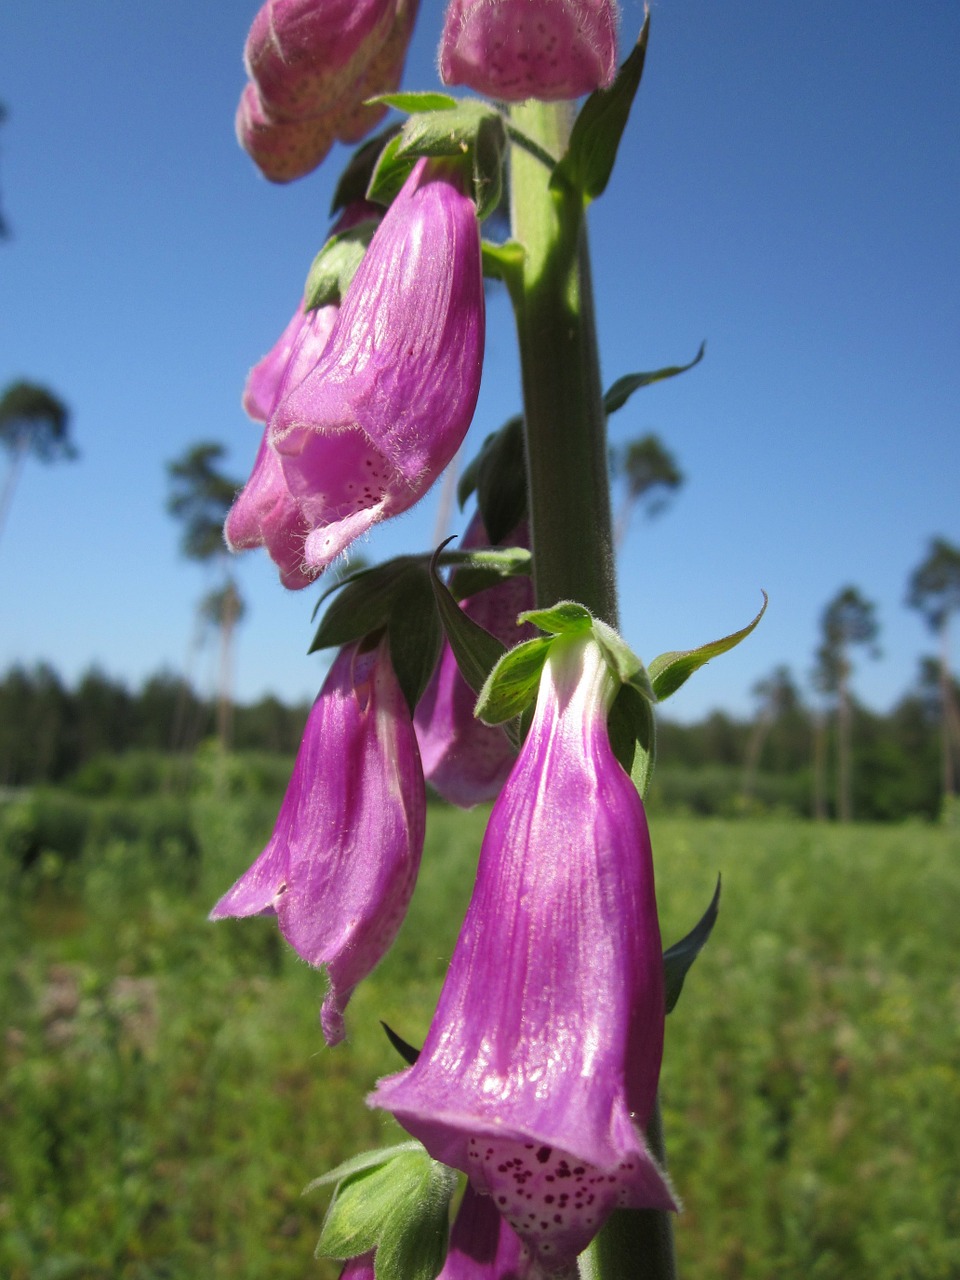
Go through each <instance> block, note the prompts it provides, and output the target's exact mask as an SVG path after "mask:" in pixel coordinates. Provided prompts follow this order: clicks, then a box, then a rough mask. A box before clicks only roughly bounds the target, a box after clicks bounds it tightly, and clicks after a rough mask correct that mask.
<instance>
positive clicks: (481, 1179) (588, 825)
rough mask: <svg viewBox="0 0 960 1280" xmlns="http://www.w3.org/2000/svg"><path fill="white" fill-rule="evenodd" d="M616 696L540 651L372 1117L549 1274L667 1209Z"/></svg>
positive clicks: (650, 975)
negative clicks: (424, 1008) (395, 1128)
mask: <svg viewBox="0 0 960 1280" xmlns="http://www.w3.org/2000/svg"><path fill="white" fill-rule="evenodd" d="M616 690H617V684H616V681H615V680H614V678H613V677H612V675H611V674H610V672H609V670H608V668H607V666H606V663H605V661H604V658H603V655H602V653H601V650H600V647H599V645H598V644H597V643H596V641H594V640H592V639H582V638H580V637H576V638H569V639H568V638H560V639H558V640H557V641H555V642H554V644H553V646H552V648H551V651H550V654H549V657H548V658H547V660H546V664H545V667H544V671H543V676H542V678H541V682H540V693H539V697H538V700H537V707H536V712H535V714H534V718H533V722H532V724H531V727H530V732H529V735H528V737H527V739H526V742H525V743H524V746H523V749H522V751H521V753H520V756H519V758H518V760H517V763H516V766H515V767H514V770H513V772H512V773H511V775H510V777H509V779H508V780H507V783H506V785H505V786H504V789H503V791H502V793H501V795H500V798H499V799H498V801H497V803H496V804H495V806H494V809H493V813H492V814H491V816H490V822H489V825H488V827H487V832H486V835H485V837H484V841H483V848H482V849H481V852H480V864H479V868H478V872H477V883H476V886H475V888H474V892H473V897H472V898H471V902H470V908H469V910H468V912H467V916H466V919H465V921H464V924H463V928H462V930H461V933H460V937H459V940H458V942H457V945H456V948H455V950H454V953H453V959H452V960H451V962H450V969H449V972H448V974H447V979H446V982H445V983H444V987H443V991H442V993H441V995H440V1003H439V1005H438V1008H437V1012H436V1016H435V1018H434V1021H433V1024H432V1026H431V1028H430V1032H429V1034H428V1036H427V1039H426V1043H425V1044H424V1047H423V1051H422V1052H421V1054H420V1056H419V1058H418V1059H417V1062H416V1063H415V1064H414V1065H413V1066H411V1067H410V1068H408V1069H407V1070H406V1071H405V1072H402V1073H401V1074H400V1075H398V1076H393V1077H390V1078H388V1079H386V1080H383V1081H381V1082H380V1084H379V1086H378V1088H377V1091H376V1093H375V1094H374V1095H373V1098H372V1101H373V1102H374V1103H375V1104H376V1105H377V1106H381V1107H384V1108H386V1109H387V1110H389V1111H391V1112H393V1114H394V1115H395V1116H396V1117H397V1119H398V1120H399V1121H400V1122H401V1124H402V1125H403V1126H404V1127H405V1128H406V1129H408V1130H409V1131H410V1133H412V1134H413V1135H414V1137H416V1138H418V1139H419V1140H420V1141H421V1142H422V1143H423V1145H424V1146H425V1147H426V1149H427V1150H428V1151H429V1152H430V1154H431V1155H432V1156H433V1157H434V1158H435V1159H437V1160H441V1161H443V1162H444V1163H445V1164H449V1165H453V1166H454V1167H455V1168H458V1169H462V1170H463V1171H464V1172H465V1173H466V1174H467V1175H468V1176H469V1177H470V1180H471V1182H472V1184H473V1185H474V1187H475V1188H476V1189H477V1190H478V1191H480V1192H485V1193H488V1194H489V1195H491V1196H492V1197H493V1200H494V1203H495V1204H496V1205H497V1207H498V1208H499V1210H500V1212H501V1213H502V1214H503V1216H504V1217H505V1218H506V1219H507V1221H508V1222H509V1223H510V1225H511V1226H512V1227H513V1229H514V1230H515V1231H516V1232H517V1234H518V1235H519V1236H520V1237H521V1239H523V1241H524V1243H525V1244H526V1246H527V1248H528V1250H529V1252H530V1254H531V1256H532V1257H533V1258H534V1259H535V1260H536V1262H537V1264H538V1265H539V1266H541V1267H542V1268H544V1269H545V1270H546V1271H547V1272H548V1273H558V1274H560V1273H563V1274H567V1273H568V1271H569V1269H570V1267H571V1266H572V1264H573V1261H574V1259H575V1258H576V1256H577V1254H579V1253H580V1252H581V1250H582V1249H583V1248H584V1247H585V1246H586V1245H587V1244H588V1243H589V1242H590V1240H591V1239H592V1238H593V1236H594V1235H595V1234H596V1232H597V1231H598V1230H599V1228H600V1226H601V1225H602V1223H603V1221H604V1220H605V1218H606V1217H607V1216H608V1215H609V1213H610V1212H611V1210H612V1209H613V1208H615V1207H617V1206H618V1205H619V1206H624V1207H630V1208H644V1209H662V1210H670V1209H673V1208H675V1207H676V1206H675V1202H674V1198H673V1195H672V1192H671V1190H670V1188H669V1186H668V1184H667V1183H666V1182H665V1180H664V1177H663V1174H662V1173H661V1171H660V1169H659V1168H658V1167H657V1164H656V1162H655V1161H654V1160H653V1158H652V1157H651V1155H650V1152H649V1150H648V1148H647V1145H646V1142H645V1140H644V1136H643V1128H644V1127H645V1126H646V1125H647V1124H648V1123H649V1121H650V1119H651V1116H652V1114H653V1106H654V1100H655V1097H656V1089H657V1079H658V1076H659V1072H660V1058H661V1053H662V1049H663V1022H664V994H663V964H662V959H661V947H660V932H659V926H658V923H657V906H656V898H655V894H654V885H653V863H652V859H651V852H650V838H649V835H648V833H647V825H646V819H645V817H644V812H643V804H642V802H641V800H640V797H639V796H638V795H637V791H636V788H635V787H634V785H633V783H632V782H631V780H630V778H629V777H628V776H627V774H626V773H624V771H623V769H622V768H621V766H620V765H619V764H618V763H617V760H616V758H615V757H614V754H613V751H612V749H611V747H610V742H609V738H608V734H607V713H608V711H609V708H610V705H611V703H612V701H613V697H614V695H615V693H616ZM601 993H602V994H601Z"/></svg>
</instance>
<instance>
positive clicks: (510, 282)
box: [480, 240, 526, 296]
mask: <svg viewBox="0 0 960 1280" xmlns="http://www.w3.org/2000/svg"><path fill="white" fill-rule="evenodd" d="M480 251H481V254H482V257H483V274H484V275H485V276H487V277H488V278H489V279H491V280H502V281H503V282H504V284H505V285H506V286H507V288H508V289H509V290H510V291H511V296H512V295H513V291H514V289H515V288H520V287H521V286H522V283H523V264H524V261H525V259H526V250H525V249H524V247H523V245H522V244H520V242H519V241H518V240H505V241H504V243H503V244H494V242H493V241H492V240H483V241H481V244H480Z"/></svg>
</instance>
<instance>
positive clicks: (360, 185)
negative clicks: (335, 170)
mask: <svg viewBox="0 0 960 1280" xmlns="http://www.w3.org/2000/svg"><path fill="white" fill-rule="evenodd" d="M399 132H400V125H399V123H396V124H391V125H389V126H388V127H387V128H386V129H381V131H380V132H379V133H378V134H375V135H374V137H372V138H369V139H368V140H367V141H366V142H365V143H364V144H363V146H362V147H358V148H357V150H356V151H355V152H354V153H353V155H352V156H351V158H350V161H349V163H348V164H347V167H346V168H345V169H344V171H343V173H342V174H341V175H340V181H339V182H338V183H337V187H336V190H335V191H334V193H333V203H332V204H331V206H330V214H331V217H332V216H333V215H334V214H335V213H339V211H340V210H341V209H345V208H346V207H347V205H348V204H354V203H355V202H356V201H358V200H363V199H365V198H366V195H367V188H368V187H369V186H370V179H371V177H372V175H373V171H374V169H376V167H377V162H378V160H379V158H380V153H381V151H383V149H384V147H385V146H386V145H387V143H388V142H389V141H390V139H391V138H395V137H396V136H397V134H398V133H399Z"/></svg>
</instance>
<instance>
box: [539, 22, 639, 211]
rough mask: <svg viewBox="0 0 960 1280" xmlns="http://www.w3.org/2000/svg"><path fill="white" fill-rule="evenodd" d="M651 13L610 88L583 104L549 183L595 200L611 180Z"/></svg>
mask: <svg viewBox="0 0 960 1280" xmlns="http://www.w3.org/2000/svg"><path fill="white" fill-rule="evenodd" d="M649 31H650V13H649V11H648V12H647V14H646V15H645V17H644V21H643V30H642V31H641V32H640V38H639V40H638V41H637V43H636V45H635V46H634V47H633V50H632V51H631V53H630V56H629V57H628V58H627V60H626V62H624V64H623V66H622V67H621V68H620V70H619V71H618V72H617V77H616V79H615V80H614V82H613V84H612V85H611V86H610V88H609V89H598V90H597V91H596V92H595V93H591V95H590V97H589V98H587V100H586V102H585V103H584V104H583V107H582V108H581V111H580V114H579V115H578V116H577V118H576V120H575V121H574V123H573V129H572V130H571V132H570V143H569V145H568V147H567V151H566V154H565V155H564V157H563V158H562V160H561V161H560V162H559V164H558V165H557V167H556V169H554V171H553V176H552V177H551V179H550V186H551V188H552V189H553V190H559V189H561V188H562V187H563V186H568V187H572V188H573V189H574V190H575V191H579V192H581V194H582V195H583V197H584V199H586V200H595V199H596V198H597V196H599V195H602V194H603V191H604V190H605V189H606V185H607V183H608V182H609V181H610V175H611V173H612V172H613V165H614V162H615V160H616V158H617V148H618V147H619V145H620V138H621V137H622V136H623V131H624V129H625V128H626V125H627V120H628V119H629V116H630V108H631V106H632V105H633V99H634V96H635V95H636V92H637V89H638V88H639V87H640V78H641V76H642V75H643V63H644V59H645V58H646V56H647V36H648V34H649Z"/></svg>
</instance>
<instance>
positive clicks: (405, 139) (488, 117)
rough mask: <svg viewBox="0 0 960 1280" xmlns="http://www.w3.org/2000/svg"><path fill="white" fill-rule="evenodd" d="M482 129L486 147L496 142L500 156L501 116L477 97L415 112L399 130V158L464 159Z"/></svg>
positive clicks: (502, 145)
mask: <svg viewBox="0 0 960 1280" xmlns="http://www.w3.org/2000/svg"><path fill="white" fill-rule="evenodd" d="M483 130H485V131H486V135H487V145H489V144H490V143H491V142H492V141H493V140H494V139H495V138H497V137H499V139H500V155H501V157H502V154H503V151H504V150H505V148H506V130H505V128H504V124H503V117H502V116H501V115H500V112H499V111H497V109H496V107H492V106H491V105H490V104H489V103H488V102H482V101H481V100H480V99H479V98H461V99H460V100H459V101H455V102H454V105H453V107H451V108H448V109H446V110H443V111H426V112H418V113H417V114H416V115H412V116H410V118H409V120H407V121H406V122H405V123H404V125H403V128H402V129H401V130H400V146H399V148H398V155H401V156H413V157H418V156H467V155H472V154H473V152H474V151H475V150H476V147H477V139H478V136H479V134H480V133H481V131H483Z"/></svg>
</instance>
